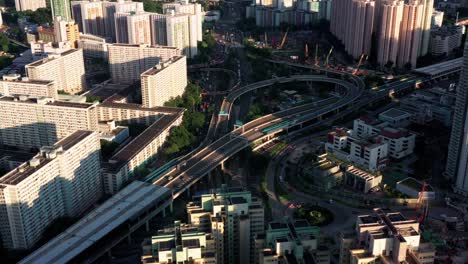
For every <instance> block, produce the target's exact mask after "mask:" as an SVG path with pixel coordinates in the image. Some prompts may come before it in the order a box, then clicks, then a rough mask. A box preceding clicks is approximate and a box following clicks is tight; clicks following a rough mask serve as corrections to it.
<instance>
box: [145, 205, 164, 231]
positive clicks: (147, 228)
mask: <svg viewBox="0 0 468 264" xmlns="http://www.w3.org/2000/svg"><path fill="white" fill-rule="evenodd" d="M164 210H166V209H164ZM145 228H146V232H149V231H150V229H149V220H146V222H145Z"/></svg>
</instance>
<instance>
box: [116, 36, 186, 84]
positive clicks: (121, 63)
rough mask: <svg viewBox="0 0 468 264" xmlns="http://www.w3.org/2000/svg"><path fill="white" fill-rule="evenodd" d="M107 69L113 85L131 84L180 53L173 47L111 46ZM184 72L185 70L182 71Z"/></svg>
mask: <svg viewBox="0 0 468 264" xmlns="http://www.w3.org/2000/svg"><path fill="white" fill-rule="evenodd" d="M108 52H109V68H110V74H111V78H112V82H113V83H119V84H132V83H134V82H137V81H139V80H140V75H141V74H142V73H143V72H145V71H146V70H148V69H151V68H152V67H154V66H155V65H157V64H158V63H159V62H160V61H166V60H168V59H170V58H172V57H174V56H180V54H181V51H180V50H179V49H177V48H175V47H163V46H149V45H130V44H113V45H109V46H108ZM184 71H186V70H184Z"/></svg>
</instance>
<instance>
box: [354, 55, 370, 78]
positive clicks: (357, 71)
mask: <svg viewBox="0 0 468 264" xmlns="http://www.w3.org/2000/svg"><path fill="white" fill-rule="evenodd" d="M364 56H365V54H364V53H363V54H362V55H361V58H359V62H358V64H357V67H356V69H354V71H353V75H357V74H358V73H359V68H360V67H361V65H362V63H363V60H364ZM366 60H367V56H366Z"/></svg>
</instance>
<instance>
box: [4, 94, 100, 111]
mask: <svg viewBox="0 0 468 264" xmlns="http://www.w3.org/2000/svg"><path fill="white" fill-rule="evenodd" d="M0 101H2V102H15V103H25V104H41V105H50V106H58V107H72V108H83V109H86V108H90V107H92V106H93V105H94V104H91V103H74V102H68V101H55V100H54V99H53V98H46V97H42V98H37V99H36V98H29V97H27V96H18V97H13V96H2V97H0Z"/></svg>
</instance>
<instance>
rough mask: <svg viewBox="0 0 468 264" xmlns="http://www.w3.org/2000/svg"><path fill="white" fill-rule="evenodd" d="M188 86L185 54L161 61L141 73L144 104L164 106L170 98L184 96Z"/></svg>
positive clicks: (145, 105) (147, 105)
mask: <svg viewBox="0 0 468 264" xmlns="http://www.w3.org/2000/svg"><path fill="white" fill-rule="evenodd" d="M186 86H187V60H186V57H185V56H181V57H174V58H172V59H170V60H168V61H165V62H160V63H158V64H156V65H155V66H154V67H153V68H151V69H149V70H147V71H145V72H143V73H142V74H141V95H142V98H143V99H142V101H143V106H144V107H155V106H164V103H165V102H167V101H169V99H171V98H174V97H177V96H182V94H183V93H184V91H185V87H186Z"/></svg>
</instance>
